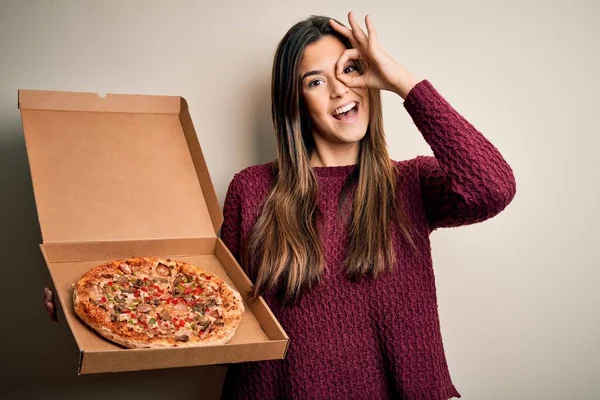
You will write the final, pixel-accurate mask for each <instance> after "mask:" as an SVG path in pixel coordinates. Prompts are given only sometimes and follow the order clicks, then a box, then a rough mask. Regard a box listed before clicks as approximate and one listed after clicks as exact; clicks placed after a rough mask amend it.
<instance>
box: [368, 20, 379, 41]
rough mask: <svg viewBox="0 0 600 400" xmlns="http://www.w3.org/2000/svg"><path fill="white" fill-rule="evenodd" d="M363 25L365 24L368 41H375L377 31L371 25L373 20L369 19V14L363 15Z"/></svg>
mask: <svg viewBox="0 0 600 400" xmlns="http://www.w3.org/2000/svg"><path fill="white" fill-rule="evenodd" d="M365 25H366V26H367V33H368V35H369V42H376V41H377V32H376V31H375V27H374V26H373V21H371V16H370V15H367V16H366V17H365Z"/></svg>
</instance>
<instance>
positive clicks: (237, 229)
mask: <svg viewBox="0 0 600 400" xmlns="http://www.w3.org/2000/svg"><path fill="white" fill-rule="evenodd" d="M240 184H241V182H240V179H239V175H238V174H235V175H234V176H233V179H232V180H231V182H230V183H229V187H228V188H227V194H226V195H225V202H224V204H223V225H222V226H221V240H223V243H224V244H225V246H227V248H228V249H229V251H230V252H231V253H232V254H233V256H234V257H235V259H236V260H237V261H238V263H241V262H240V241H241V225H242V202H241V187H240Z"/></svg>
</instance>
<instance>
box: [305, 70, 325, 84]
mask: <svg viewBox="0 0 600 400" xmlns="http://www.w3.org/2000/svg"><path fill="white" fill-rule="evenodd" d="M322 73H323V71H308V72H307V73H305V74H304V75H302V79H300V82H304V80H305V79H306V78H308V77H309V76H312V75H320V74H322Z"/></svg>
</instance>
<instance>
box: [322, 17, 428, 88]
mask: <svg viewBox="0 0 600 400" xmlns="http://www.w3.org/2000/svg"><path fill="white" fill-rule="evenodd" d="M348 22H349V23H350V27H351V28H352V29H350V28H347V27H345V26H343V25H340V24H338V23H337V22H335V21H334V20H333V19H332V20H331V21H330V22H329V24H330V25H331V27H332V28H333V29H335V30H336V31H337V32H339V33H340V34H342V35H344V36H345V37H346V38H348V40H350V43H351V44H352V47H353V48H352V49H347V50H346V51H344V54H343V55H342V56H341V57H340V59H339V60H338V63H337V66H336V74H337V78H338V79H339V80H340V81H342V82H343V83H344V84H345V85H346V86H348V87H368V88H375V89H383V90H389V91H392V92H394V93H397V94H398V95H399V96H401V97H402V98H403V99H404V98H406V95H407V94H408V92H409V91H410V89H412V88H413V87H414V86H415V85H416V84H417V83H418V82H419V80H418V79H417V78H416V77H415V76H414V75H412V74H411V73H410V72H408V71H407V70H406V69H404V67H402V66H401V65H400V64H399V63H398V62H396V61H395V60H394V59H393V58H392V57H390V56H389V55H388V54H387V53H386V52H385V51H383V49H382V48H381V46H380V45H379V42H378V41H377V32H375V28H374V27H373V23H372V21H371V17H370V16H368V15H367V16H366V18H365V24H366V26H367V33H368V35H367V34H365V32H364V31H363V30H362V28H361V27H360V26H359V25H358V23H357V22H356V20H355V19H354V15H353V13H352V11H350V12H349V13H348ZM348 60H360V61H361V62H362V63H363V65H364V68H365V70H364V72H363V74H362V75H359V76H351V75H349V74H344V66H345V64H346V63H347V62H348Z"/></svg>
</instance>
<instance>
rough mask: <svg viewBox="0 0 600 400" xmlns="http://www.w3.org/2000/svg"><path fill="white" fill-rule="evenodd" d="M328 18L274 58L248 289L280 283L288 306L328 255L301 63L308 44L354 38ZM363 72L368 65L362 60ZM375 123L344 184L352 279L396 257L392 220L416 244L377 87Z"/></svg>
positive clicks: (285, 43) (303, 28) (297, 34)
mask: <svg viewBox="0 0 600 400" xmlns="http://www.w3.org/2000/svg"><path fill="white" fill-rule="evenodd" d="M328 21H329V18H327V17H320V16H312V17H310V18H308V19H306V20H304V21H301V22H299V23H297V24H296V25H294V26H293V27H292V28H291V29H290V30H289V31H288V32H287V33H286V35H285V36H284V37H283V39H282V40H281V42H280V43H279V46H278V47H277V51H276V53H275V59H274V62H273V71H272V74H273V75H272V86H271V100H272V105H271V112H272V118H273V124H274V126H275V133H276V139H277V160H276V163H274V164H273V175H274V180H273V187H272V189H271V191H270V193H269V195H268V196H267V198H266V199H265V202H264V203H263V208H262V213H261V215H260V216H259V217H258V220H257V222H256V224H255V225H254V227H253V228H252V230H251V232H250V234H249V238H248V242H247V246H246V251H245V254H244V258H243V262H244V263H245V264H246V265H247V267H248V270H249V271H250V274H251V277H252V278H253V281H254V288H253V290H252V291H251V293H250V295H251V296H252V297H257V296H259V295H262V294H263V293H264V292H266V291H267V290H271V289H275V290H276V293H277V295H278V296H279V297H280V298H281V299H282V300H283V301H284V303H286V304H290V303H295V302H297V301H299V300H300V299H301V297H302V295H303V294H305V293H307V292H308V291H310V290H311V289H312V288H313V287H314V286H315V285H317V284H318V283H319V282H320V279H321V275H322V272H323V268H324V257H323V249H322V245H321V242H320V240H319V235H318V232H317V224H316V221H317V215H318V213H319V212H320V211H319V209H318V207H317V191H318V181H317V179H316V176H315V174H314V172H313V170H312V168H311V166H310V157H311V153H312V151H313V149H314V140H313V136H312V129H311V127H310V119H309V118H308V114H307V112H306V111H305V108H304V105H303V103H302V98H301V94H300V76H299V65H300V62H301V61H302V57H303V54H304V50H305V49H306V47H307V46H308V45H310V44H312V43H315V42H316V41H318V40H320V39H321V38H322V37H324V36H327V35H331V36H334V37H336V38H337V39H338V40H340V41H341V42H342V43H343V44H344V45H345V46H346V47H347V48H350V47H351V44H350V42H349V41H348V40H347V39H346V38H345V37H343V36H342V35H340V34H338V33H337V32H336V31H334V30H333V29H332V28H331V27H330V26H329V22H328ZM357 67H358V69H359V71H361V72H362V71H363V69H362V66H361V65H360V63H359V65H358V66H357ZM369 96H370V121H369V126H368V129H367V132H366V135H365V136H364V138H363V139H362V140H361V142H360V151H359V164H358V166H357V168H355V169H354V171H353V173H351V174H350V176H349V179H348V180H347V181H346V182H345V184H344V188H343V190H342V196H341V198H340V203H339V207H338V212H342V210H343V209H344V206H345V204H348V202H349V201H351V200H352V199H349V195H350V193H351V192H352V191H351V190H350V188H352V187H354V186H355V190H354V201H353V202H352V203H351V215H350V220H349V223H348V237H349V240H348V249H347V257H346V259H345V263H344V267H345V270H346V272H347V275H348V277H349V279H351V280H353V281H356V280H358V279H360V278H362V277H364V276H369V277H371V278H376V277H377V276H378V275H379V274H381V273H382V272H384V271H386V270H389V269H390V268H391V267H392V265H393V264H394V261H395V253H394V248H393V244H392V230H391V229H392V228H391V226H392V223H393V222H394V221H395V222H396V224H397V227H398V228H399V230H400V232H401V233H402V235H403V236H404V237H405V239H406V240H407V241H408V243H410V244H411V245H412V247H413V248H415V244H414V241H413V239H412V236H411V229H410V225H409V221H408V218H407V216H406V214H405V212H404V208H403V207H402V204H400V202H399V201H398V200H397V197H398V196H396V171H395V167H394V165H393V164H392V162H391V160H390V158H389V156H388V152H387V145H386V142H385V135H384V132H383V116H382V110H381V96H380V92H379V90H373V89H370V90H369Z"/></svg>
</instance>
